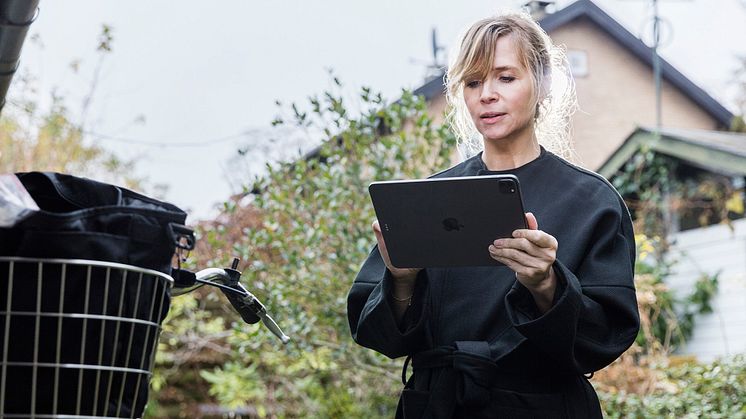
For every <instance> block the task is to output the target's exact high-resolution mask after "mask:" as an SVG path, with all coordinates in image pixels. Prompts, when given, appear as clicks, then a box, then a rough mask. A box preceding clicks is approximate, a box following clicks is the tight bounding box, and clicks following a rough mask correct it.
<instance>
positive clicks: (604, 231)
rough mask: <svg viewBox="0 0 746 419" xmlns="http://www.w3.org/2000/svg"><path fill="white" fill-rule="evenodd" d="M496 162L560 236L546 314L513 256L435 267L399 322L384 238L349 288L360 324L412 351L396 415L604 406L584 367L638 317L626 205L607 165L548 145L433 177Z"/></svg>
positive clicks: (566, 413)
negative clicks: (589, 164) (587, 164)
mask: <svg viewBox="0 0 746 419" xmlns="http://www.w3.org/2000/svg"><path fill="white" fill-rule="evenodd" d="M498 173H511V174H514V175H516V176H517V177H518V179H519V181H520V185H521V193H522V196H523V201H524V205H525V209H526V211H529V212H533V214H534V215H535V216H536V219H537V221H538V224H539V229H540V230H543V231H545V232H547V233H548V234H551V235H552V236H554V237H555V238H556V239H557V241H558V243H559V247H558V250H557V259H556V262H555V263H554V265H553V268H554V270H555V272H556V273H557V277H558V280H559V282H558V286H557V291H556V293H555V299H554V305H553V306H552V308H551V309H549V310H548V311H547V312H546V313H544V314H543V315H541V314H540V312H539V311H538V309H537V307H536V304H535V303H534V300H533V298H532V296H531V294H530V293H529V292H528V290H527V289H526V288H525V287H523V285H521V284H520V283H519V282H518V281H517V280H516V278H515V273H514V272H513V271H512V270H510V269H509V268H507V267H505V266H499V267H471V268H438V269H430V268H428V269H424V270H422V271H421V272H420V273H419V275H418V277H417V282H416V285H415V293H414V296H413V299H412V304H411V306H410V307H409V308H408V310H407V312H406V313H405V316H404V319H403V321H402V323H401V324H399V325H397V324H396V321H395V319H394V314H393V311H392V307H391V304H392V303H391V302H390V300H389V298H388V297H387V296H388V295H389V292H390V287H391V281H392V278H391V273H390V272H389V271H388V270H387V269H386V267H385V265H384V263H383V260H382V259H381V256H380V253H379V252H378V248H377V247H376V248H374V249H373V250H372V252H371V253H370V255H369V256H368V258H367V260H366V261H365V262H364V264H363V266H362V268H361V269H360V272H359V273H358V275H357V277H356V278H355V282H354V283H353V285H352V289H351V290H350V293H349V296H348V300H347V311H348V319H349V323H350V329H351V332H352V336H353V338H354V339H355V341H356V342H357V343H359V344H360V345H363V346H365V347H368V348H371V349H374V350H376V351H378V352H380V353H382V354H384V355H387V356H389V357H391V358H396V357H401V356H412V357H413V358H412V364H413V367H414V374H413V376H412V378H410V380H408V382H407V386H406V388H405V390H404V391H403V393H402V398H401V400H400V405H399V409H398V411H397V417H403V416H406V417H407V418H408V419H409V418H412V417H444V418H450V417H470V418H479V417H485V418H492V417H509V418H521V417H526V418H528V417H539V418H543V417H547V418H550V417H558V418H561V417H577V418H588V417H601V411H600V406H599V403H598V399H597V397H596V394H595V392H594V390H593V388H592V387H591V386H590V384H589V383H588V381H587V380H586V378H585V377H584V376H583V374H587V373H591V372H593V371H597V370H599V369H601V368H603V367H605V366H606V365H608V364H609V363H610V362H612V361H613V360H614V359H616V358H617V357H618V356H619V355H620V354H621V353H622V352H624V351H625V350H626V349H627V348H628V347H629V346H630V345H631V344H632V342H633V341H634V339H635V337H636V335H637V331H638V329H639V315H638V311H637V301H636V298H635V288H634V281H633V277H634V260H635V242H634V235H633V231H632V223H631V220H630V216H629V211H628V210H627V207H626V206H625V204H624V201H623V200H622V199H621V197H620V196H619V194H618V193H617V192H616V190H614V188H613V187H612V186H611V185H610V184H609V183H608V182H607V181H606V180H605V179H603V178H602V177H601V176H599V175H597V174H595V173H592V172H589V171H586V170H583V169H581V168H578V167H576V166H574V165H572V164H570V163H568V162H566V161H565V160H563V159H561V158H560V157H558V156H556V155H554V154H552V153H550V152H548V151H546V150H544V149H543V148H542V150H541V154H540V156H539V157H538V158H536V159H535V160H533V161H531V162H529V163H527V164H525V165H523V166H521V167H518V168H516V169H513V170H506V171H500V172H495V171H489V170H487V168H486V166H485V165H484V163H483V161H482V159H481V153H480V154H478V155H476V156H474V157H472V158H470V159H468V160H466V161H464V162H462V163H460V164H458V165H456V166H454V167H452V168H450V169H448V170H445V171H443V172H440V173H438V174H436V175H434V176H433V177H457V176H479V175H488V174H498ZM484 251H485V252H487V249H486V248H485V249H484ZM405 368H406V364H405Z"/></svg>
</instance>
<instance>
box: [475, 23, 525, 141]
mask: <svg viewBox="0 0 746 419" xmlns="http://www.w3.org/2000/svg"><path fill="white" fill-rule="evenodd" d="M533 89H534V88H533V83H532V81H531V75H530V74H529V72H528V70H526V69H525V68H523V64H522V63H521V60H520V59H519V58H518V49H517V48H516V46H515V42H514V41H513V38H512V36H511V35H507V36H501V37H500V38H498V40H497V46H496V52H495V62H494V63H493V66H492V70H491V72H490V73H489V75H488V76H487V78H486V79H485V80H465V83H464V100H465V101H466V108H467V109H468V110H469V114H470V115H471V118H472V120H473V121H474V125H475V126H476V127H477V130H478V131H479V133H480V134H482V137H483V138H484V141H485V146H486V145H487V144H486V143H487V142H490V141H503V140H516V139H523V138H528V140H531V138H532V135H533V117H534V111H535V108H534V106H532V97H533Z"/></svg>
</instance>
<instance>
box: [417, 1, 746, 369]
mask: <svg viewBox="0 0 746 419" xmlns="http://www.w3.org/2000/svg"><path fill="white" fill-rule="evenodd" d="M551 3H552V2H549V1H535V0H534V1H530V2H529V3H528V4H527V6H529V8H530V9H531V10H532V13H535V15H534V16H535V17H536V18H537V19H538V20H539V24H540V25H541V26H542V27H543V28H544V30H546V31H547V33H548V34H549V35H550V36H551V37H552V39H553V40H554V42H555V43H556V44H564V45H565V47H566V54H567V57H568V62H569V63H570V67H571V70H572V72H573V76H574V78H575V83H576V90H577V96H578V104H579V106H580V111H579V112H577V113H576V114H575V116H574V119H573V130H574V135H573V137H574V143H575V144H574V146H575V151H576V154H577V156H576V159H575V163H576V164H579V165H581V166H584V167H586V168H588V169H591V170H594V171H598V172H600V173H601V174H602V175H604V176H605V177H607V178H610V179H611V180H613V178H614V176H615V174H616V173H617V171H618V170H619V169H620V168H621V167H623V165H624V164H625V163H626V162H628V161H629V160H630V159H631V158H633V157H634V155H635V154H636V153H639V152H640V146H642V145H645V146H646V147H650V148H651V149H652V150H653V151H654V152H655V153H659V154H661V155H665V156H669V157H670V158H673V159H676V160H677V161H678V162H679V163H680V166H681V167H684V168H687V170H689V172H686V171H685V172H686V173H690V174H691V173H703V172H704V173H707V174H709V175H711V176H720V177H724V178H727V179H729V181H731V182H732V186H734V187H735V189H740V190H743V186H744V176H746V135H743V134H732V133H725V132H722V131H723V130H727V129H728V128H729V127H730V124H731V120H732V119H733V114H732V113H731V112H730V111H728V110H727V109H726V108H725V107H723V106H722V105H721V104H720V103H718V102H717V101H716V100H715V99H714V98H713V97H712V96H710V95H709V94H708V93H707V92H705V91H704V90H702V89H701V88H700V87H698V86H697V85H696V84H694V83H693V82H692V81H691V80H689V79H688V78H686V77H685V76H684V75H683V74H681V73H680V72H679V71H678V70H677V69H676V68H674V67H673V66H672V65H671V64H669V63H668V62H666V60H664V59H662V58H661V59H660V66H661V79H662V81H661V86H662V89H661V108H662V114H661V125H662V127H664V128H663V129H662V130H661V131H660V133H659V134H660V135H657V134H656V133H655V130H654V129H651V128H642V127H649V126H654V125H655V124H656V100H655V96H656V94H655V88H654V79H653V56H652V51H651V48H649V47H648V46H647V45H645V43H643V42H642V41H641V40H640V39H639V38H637V37H636V36H634V35H633V34H632V33H630V32H629V31H628V30H627V29H625V28H624V27H623V26H622V25H621V24H620V23H619V22H617V21H616V20H615V19H613V18H612V17H611V16H609V15H608V14H607V13H606V12H604V11H603V10H602V9H601V8H600V7H598V6H597V5H596V4H595V3H594V2H593V1H591V0H578V1H576V2H574V3H572V4H570V5H569V6H567V7H565V8H563V9H560V10H557V11H555V12H553V13H550V8H549V7H547V6H550V5H551ZM443 91H444V85H443V75H440V76H439V77H435V78H433V79H431V80H430V81H428V82H427V83H425V84H424V85H422V86H421V87H419V88H418V89H416V90H415V94H419V95H423V96H424V97H425V99H426V100H427V101H428V106H429V110H430V112H431V113H432V114H433V115H436V116H441V115H443V113H444V111H445V107H446V102H445V96H444V94H443ZM682 175H686V174H682ZM673 215H675V214H673ZM718 221H719V220H708V222H706V223H705V225H704V226H702V224H701V223H700V222H699V220H695V221H693V220H692V219H691V216H690V217H689V218H686V217H684V218H676V217H674V218H673V220H672V223H673V225H672V226H671V228H672V229H673V230H672V231H673V233H672V236H671V237H669V241H670V242H671V243H673V244H674V245H673V248H672V249H671V251H670V257H671V258H672V260H677V264H676V265H675V268H674V269H675V271H674V273H673V275H672V276H671V277H670V278H669V286H670V287H671V288H672V289H673V290H674V292H678V293H680V294H686V293H687V290H690V289H691V288H692V287H693V284H694V282H695V281H696V279H697V278H698V277H699V276H700V275H701V274H703V273H705V274H710V275H713V274H718V273H719V277H718V278H719V284H720V291H719V293H718V294H717V296H716V297H715V299H714V301H713V304H714V305H713V313H712V314H709V315H704V316H702V317H700V318H698V319H697V321H696V323H695V329H694V333H693V336H692V338H691V340H690V341H689V342H688V343H687V345H686V346H685V347H683V348H680V352H681V353H683V354H692V355H696V356H697V357H698V358H699V359H701V360H703V361H707V360H711V359H713V358H715V357H717V356H723V355H731V354H734V353H746V219H743V218H741V219H736V220H733V221H732V222H731V223H730V226H731V227H729V226H727V225H724V224H718V223H717V222H718Z"/></svg>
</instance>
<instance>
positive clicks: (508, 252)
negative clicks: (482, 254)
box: [490, 249, 550, 278]
mask: <svg viewBox="0 0 746 419" xmlns="http://www.w3.org/2000/svg"><path fill="white" fill-rule="evenodd" d="M490 256H491V257H492V258H493V259H495V260H497V261H498V262H501V263H503V264H504V265H505V266H507V267H508V268H510V269H511V270H512V271H513V272H515V273H516V274H518V275H519V276H521V277H523V278H536V277H540V276H543V275H544V273H545V272H546V271H547V269H548V267H549V266H550V265H547V264H546V263H544V261H542V260H540V259H536V258H531V257H526V255H525V254H521V253H520V252H518V251H515V250H512V249H498V250H497V251H495V252H492V251H491V252H490Z"/></svg>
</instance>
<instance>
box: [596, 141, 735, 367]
mask: <svg viewBox="0 0 746 419" xmlns="http://www.w3.org/2000/svg"><path fill="white" fill-rule="evenodd" d="M643 148H645V149H647V150H650V151H651V152H652V153H654V154H656V155H660V156H665V157H667V158H668V159H671V160H673V161H675V163H676V167H677V170H675V171H674V172H673V173H671V176H672V177H676V178H678V180H686V179H687V178H689V179H702V178H709V179H710V180H717V181H718V182H719V184H721V185H724V187H723V188H722V189H728V190H731V191H735V193H736V198H738V200H739V201H740V203H738V204H737V205H736V206H739V205H740V206H741V208H740V210H741V213H740V214H739V213H730V216H731V217H730V218H731V220H730V222H729V224H725V223H722V221H723V220H721V219H720V218H721V216H720V215H718V214H711V215H709V216H707V217H705V219H704V221H705V223H704V224H705V225H702V224H701V222H702V221H703V219H697V218H698V215H699V216H701V215H703V214H701V213H699V214H698V212H699V210H700V208H698V207H697V206H696V205H693V206H691V207H689V208H683V209H682V208H679V209H674V207H670V211H671V212H672V213H673V214H672V216H671V217H667V218H668V219H669V220H670V223H671V225H670V226H669V227H670V230H671V231H672V233H671V234H669V237H668V241H669V242H670V243H671V244H672V247H671V248H670V250H669V251H668V254H667V257H668V259H669V260H670V261H671V262H673V265H672V268H673V271H672V275H671V276H669V277H668V278H667V285H668V286H669V287H670V288H671V289H672V290H673V291H674V293H676V294H677V295H679V296H683V295H687V294H690V293H691V290H692V289H694V284H695V282H696V281H697V280H698V279H699V278H700V277H701V276H702V275H703V274H706V275H717V278H718V293H717V294H716V295H715V297H714V299H713V300H712V301H711V304H712V313H709V314H704V315H701V316H699V317H697V318H696V320H695V326H694V331H693V334H692V336H691V338H690V339H689V340H688V341H687V342H686V344H685V346H683V347H681V348H679V350H678V352H679V353H680V354H685V355H694V356H696V357H697V358H698V359H699V360H701V361H710V360H713V359H714V358H717V357H720V356H728V355H734V354H738V353H746V218H743V213H742V212H743V202H744V194H743V188H744V182H745V180H746V134H738V133H729V132H716V131H708V130H693V129H673V128H671V129H662V130H661V131H660V132H659V135H656V133H655V132H654V130H652V129H650V128H638V129H637V130H635V131H634V132H633V133H632V134H631V135H630V136H629V137H628V138H627V139H626V140H625V141H624V142H623V143H622V145H621V146H620V147H619V148H617V150H616V151H615V152H614V153H612V155H611V156H610V157H609V158H608V159H607V160H606V162H604V163H603V164H602V165H601V167H600V168H599V173H601V174H602V175H604V176H605V177H607V178H608V179H609V180H611V181H612V182H613V181H614V180H615V177H616V174H617V173H619V169H621V168H622V167H623V166H624V165H625V164H626V163H627V162H629V161H630V160H632V159H634V157H635V156H636V155H637V154H638V153H640V152H641V150H642V149H643Z"/></svg>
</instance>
